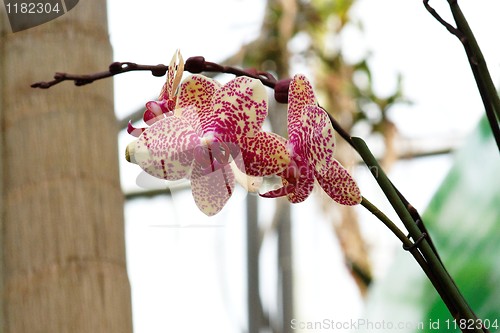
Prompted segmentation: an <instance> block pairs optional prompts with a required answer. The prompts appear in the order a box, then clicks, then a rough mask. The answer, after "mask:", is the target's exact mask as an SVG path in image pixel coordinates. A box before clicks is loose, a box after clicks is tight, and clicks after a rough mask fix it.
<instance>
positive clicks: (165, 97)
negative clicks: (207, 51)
mask: <svg viewBox="0 0 500 333" xmlns="http://www.w3.org/2000/svg"><path fill="white" fill-rule="evenodd" d="M183 72H184V59H183V58H182V55H181V53H180V51H179V50H177V51H176V52H175V53H174V56H173V57H172V60H171V61H170V64H169V66H168V72H167V81H166V82H165V84H164V85H163V88H162V90H161V92H160V95H159V96H158V99H157V100H156V101H149V102H147V103H146V110H145V111H144V115H143V117H142V119H143V120H144V122H145V123H146V124H148V125H152V124H153V123H155V122H157V121H158V120H160V119H163V118H164V117H168V116H171V115H173V111H174V109H175V105H176V102H177V94H178V87H179V84H180V82H181V79H182V74H183ZM145 130H146V128H136V127H134V126H133V125H132V123H131V122H129V124H128V128H127V132H128V133H129V134H131V135H133V136H135V137H139V136H140V135H141V133H142V132H144V131H145Z"/></svg>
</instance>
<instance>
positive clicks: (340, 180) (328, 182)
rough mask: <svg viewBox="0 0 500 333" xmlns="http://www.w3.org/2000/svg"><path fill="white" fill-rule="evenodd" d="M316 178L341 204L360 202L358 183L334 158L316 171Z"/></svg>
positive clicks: (350, 204)
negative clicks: (326, 166)
mask: <svg viewBox="0 0 500 333" xmlns="http://www.w3.org/2000/svg"><path fill="white" fill-rule="evenodd" d="M316 179H317V180H318V182H319V184H320V185H321V187H322V188H323V190H325V192H326V193H327V194H328V195H329V196H330V197H331V198H332V199H333V200H335V201H336V202H338V203H339V204H342V205H348V206H353V205H357V204H359V203H360V202H361V193H360V191H359V188H358V185H356V182H355V181H354V179H352V177H351V175H350V174H349V172H347V170H346V169H345V168H344V167H343V166H342V165H341V164H340V163H339V162H337V161H336V160H333V161H332V162H331V163H330V167H329V168H327V169H324V170H323V172H322V173H320V172H316Z"/></svg>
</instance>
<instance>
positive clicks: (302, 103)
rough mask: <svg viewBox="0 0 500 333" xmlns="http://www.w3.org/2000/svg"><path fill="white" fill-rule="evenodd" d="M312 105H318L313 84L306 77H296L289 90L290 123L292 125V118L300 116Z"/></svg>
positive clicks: (300, 75)
mask: <svg viewBox="0 0 500 333" xmlns="http://www.w3.org/2000/svg"><path fill="white" fill-rule="evenodd" d="M312 104H317V102H316V97H315V96H314V91H313V89H312V86H311V83H310V82H309V80H308V79H307V78H306V77H305V75H302V74H297V75H295V76H294V77H293V80H292V82H290V87H289V90H288V117H289V120H288V123H290V117H291V116H292V117H296V116H297V115H300V114H301V113H302V111H303V109H304V108H305V107H306V106H307V105H312Z"/></svg>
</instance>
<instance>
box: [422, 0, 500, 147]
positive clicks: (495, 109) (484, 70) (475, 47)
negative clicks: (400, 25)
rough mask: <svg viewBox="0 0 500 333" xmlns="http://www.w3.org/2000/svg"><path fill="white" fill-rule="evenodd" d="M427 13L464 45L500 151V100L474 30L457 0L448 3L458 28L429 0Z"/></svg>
mask: <svg viewBox="0 0 500 333" xmlns="http://www.w3.org/2000/svg"><path fill="white" fill-rule="evenodd" d="M423 3H424V6H425V8H426V9H427V11H428V12H429V13H430V14H431V15H432V16H433V17H434V18H435V19H436V20H437V21H438V22H439V23H440V24H441V25H443V26H444V27H445V28H446V30H448V31H449V32H450V33H451V34H452V35H454V36H455V37H457V38H458V40H459V41H460V42H461V43H462V45H463V47H464V50H465V53H466V54H467V60H468V62H469V65H470V67H471V70H472V73H473V75H474V79H475V81H476V84H477V87H478V90H479V94H480V95H481V99H482V101H483V105H484V108H485V113H486V117H487V118H488V122H489V124H490V128H491V131H492V132H493V137H494V138H495V141H496V144H497V147H498V148H499V150H500V125H499V121H500V98H499V96H498V93H497V90H496V88H495V85H494V84H493V80H492V79H491V75H490V73H489V70H488V66H487V65H486V61H485V60H484V56H483V54H482V52H481V48H480V47H479V44H478V43H477V41H476V38H475V37H474V34H473V33H472V30H471V28H470V26H469V23H468V22H467V20H466V18H465V16H464V14H463V13H462V10H461V9H460V6H459V5H458V2H457V0H448V3H449V5H450V8H451V12H452V14H453V18H454V20H455V22H456V25H457V27H456V28H455V27H453V26H452V25H451V24H450V23H448V22H446V21H445V20H444V19H443V18H442V17H441V16H440V15H439V14H438V13H437V12H436V10H435V9H434V8H432V7H431V6H430V5H429V0H424V1H423Z"/></svg>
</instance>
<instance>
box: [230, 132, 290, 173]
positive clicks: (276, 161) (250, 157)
mask: <svg viewBox="0 0 500 333" xmlns="http://www.w3.org/2000/svg"><path fill="white" fill-rule="evenodd" d="M240 150H241V154H242V157H243V161H244V165H243V166H244V169H241V170H242V171H243V172H245V173H246V174H247V175H249V176H255V177H261V176H271V175H275V174H277V173H280V172H282V171H283V170H285V168H286V167H287V165H288V164H289V163H290V155H289V153H288V150H287V147H286V140H285V138H283V137H280V136H279V135H277V134H274V133H269V132H259V133H258V134H257V135H256V136H254V137H241V138H240ZM238 166H239V167H241V165H238Z"/></svg>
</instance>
